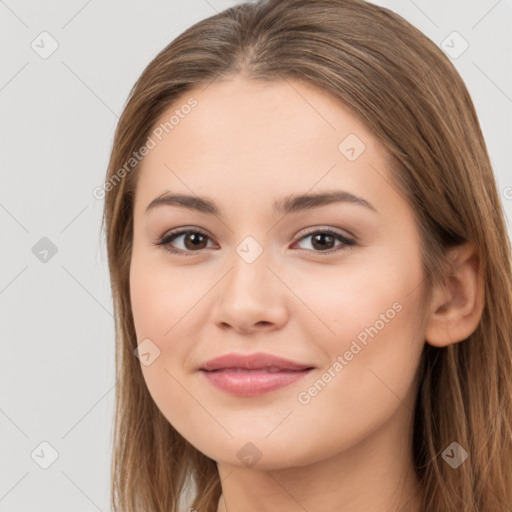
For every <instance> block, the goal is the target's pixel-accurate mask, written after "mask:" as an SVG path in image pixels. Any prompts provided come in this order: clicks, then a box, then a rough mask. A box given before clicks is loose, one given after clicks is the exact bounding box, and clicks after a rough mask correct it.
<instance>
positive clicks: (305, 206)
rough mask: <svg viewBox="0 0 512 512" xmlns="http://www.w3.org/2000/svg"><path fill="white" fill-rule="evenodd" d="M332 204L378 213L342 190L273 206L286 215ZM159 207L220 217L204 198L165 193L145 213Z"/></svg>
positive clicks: (294, 197)
mask: <svg viewBox="0 0 512 512" xmlns="http://www.w3.org/2000/svg"><path fill="white" fill-rule="evenodd" d="M333 203H348V204H354V205H358V206H363V207H365V208H367V209H369V210H371V211H373V212H376V213H378V212H377V209H376V208H375V206H373V205H372V204H371V203H370V202H369V201H367V200H366V199H363V198H362V197H358V196H355V195H354V194H351V193H350V192H346V191H344V190H334V191H328V192H317V193H314V194H299V195H289V196H286V197H285V198H283V199H281V200H278V201H275V202H274V205H273V206H274V211H275V212H276V213H278V214H282V215H286V214H289V213H295V212H299V211H306V210H310V209H313V208H319V207H321V206H326V205H329V204H333ZM159 206H180V207H182V208H188V209H189V210H195V211H198V212H202V213H207V214H211V215H216V216H221V212H220V209H219V208H218V206H217V205H216V204H215V203H214V202H213V201H212V200H210V199H208V198H206V197H199V196H189V195H183V194H169V193H168V192H165V193H164V194H162V195H160V196H158V197H156V198H155V199H153V201H151V203H149V205H148V206H147V207H146V213H148V212H149V211H150V210H153V209H154V208H156V207H159Z"/></svg>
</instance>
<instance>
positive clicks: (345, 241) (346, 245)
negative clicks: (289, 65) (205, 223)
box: [153, 228, 357, 256]
mask: <svg viewBox="0 0 512 512" xmlns="http://www.w3.org/2000/svg"><path fill="white" fill-rule="evenodd" d="M190 233H194V234H200V235H203V236H205V237H208V235H207V234H206V233H204V232H203V231H201V230H199V229H182V230H178V231H171V232H170V233H167V234H165V235H164V236H162V237H161V238H159V239H158V241H157V242H156V243H154V244H153V245H156V246H163V248H164V249H165V250H166V251H169V252H170V253H173V254H179V255H182V256H193V255H194V253H196V252H197V253H199V252H200V251H201V249H200V250H198V251H184V250H182V249H174V248H171V246H170V243H171V242H172V241H174V240H175V239H176V238H178V237H180V236H182V235H188V234H190ZM319 233H322V234H325V233H327V234H329V235H332V236H334V237H335V238H337V239H338V240H340V241H341V242H342V244H341V246H338V249H330V250H328V251H312V252H314V253H317V254H326V255H329V254H334V253H338V252H340V251H343V250H346V249H350V248H352V247H354V246H356V245H357V243H356V242H355V240H351V239H350V238H347V237H346V236H344V235H342V234H341V233H339V232H338V231H335V230H333V229H329V228H325V229H316V230H314V231H310V232H309V233H306V234H304V235H302V236H301V237H300V238H299V240H298V242H300V241H301V240H303V239H304V238H307V237H309V236H312V235H316V234H319ZM302 250H305V251H308V250H309V249H302Z"/></svg>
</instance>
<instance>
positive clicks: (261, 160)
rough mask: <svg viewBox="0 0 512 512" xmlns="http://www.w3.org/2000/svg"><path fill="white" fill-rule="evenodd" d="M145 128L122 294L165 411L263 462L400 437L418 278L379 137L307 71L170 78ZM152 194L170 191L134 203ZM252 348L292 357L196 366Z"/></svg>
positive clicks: (200, 439) (223, 453) (209, 450)
mask: <svg viewBox="0 0 512 512" xmlns="http://www.w3.org/2000/svg"><path fill="white" fill-rule="evenodd" d="M190 97H193V98H194V99H195V100H190V101H189V102H188V103H187V101H188V100H189V98H190ZM186 105H189V106H188V107H187V106H186ZM171 116H174V117H173V118H172V119H171V121H170V118H171ZM166 122H167V125H165V123H166ZM160 123H162V125H161V124H160ZM151 138H152V142H149V141H148V142H149V143H148V150H147V156H146V157H145V158H144V161H143V165H142V169H141V174H140V176H139V181H138V184H137V191H136V201H135V209H134V244H133V253H132V260H131V269H130V285H131V301H132V308H133V315H134V322H135V328H136V333H137V341H138V343H139V344H140V343H142V345H141V346H140V351H139V352H140V353H139V357H140V359H141V368H142V372H143V375H144V378H145V381H146V383H147V386H148V389H149V392H150V393H151V396H152V397H153V399H154V401H155V403H156V405H157V406H158V407H159V409H160V410H161V411H162V413H163V414H164V415H165V417H166V418H167V419H168V420H169V422H170V423H171V424H172V425H173V427H174V428H175V429H176V430H177V431H178V432H179V433H180V434H181V435H182V436H183V437H184V438H186V439H187V440H188V441H189V442H190V443H191V444H192V445H194V446H195V447H196V448H197V449H198V450H200V451H201V452H203V453H204V454H206V455H207V456H208V457H210V458H212V459H214V460H216V461H221V462H222V463H224V464H230V465H233V466H239V467H250V466H252V465H253V464H255V463H257V464H258V467H260V468H263V469H271V468H279V467H291V466H305V465H307V464H311V463H313V462H317V461H320V460H322V459H326V458H328V457H332V456H334V455H336V454H341V453H342V452H348V450H349V449H351V448H354V447H356V445H358V444H359V443H360V442H361V441H363V440H367V439H370V438H371V437H373V438H375V435H377V434H379V433H384V432H395V433H399V432H400V433H401V434H400V435H402V436H406V435H407V433H408V432H410V431H409V430H408V429H409V426H410V423H411V418H412V410H413V406H414V398H415V392H416V381H415V376H416V371H417V368H418V364H419V359H420V355H421V351H422V348H423V345H424V334H425V327H424V321H425V318H424V317H425V312H424V309H423V306H422V299H423V295H424V293H425V281H424V280H423V277H424V276H423V272H422V265H421V259H420V239H419V235H418V232H417V229H416V226H415V223H414V218H413V212H412V210H411V209H410V207H409V206H408V205H407V203H406V202H405V200H404V199H403V198H402V197H401V196H400V195H399V194H398V193H397V191H396V190H395V188H394V187H393V186H392V185H391V177H390V176H391V175H390V170H389V168H388V167H387V166H388V165H389V160H388V157H387V153H386V152H385V150H384V148H383V147H382V146H381V145H380V144H379V143H378V141H377V140H376V139H375V138H374V137H373V136H372V135H371V133H370V132H369V131H368V130H367V129H366V128H365V126H364V125H363V124H362V123H361V122H360V121H359V120H358V118H357V117H355V116H354V115H353V114H351V113H350V112H349V111H348V110H347V109H346V108H345V107H344V106H343V104H341V103H339V102H338V101H337V100H335V99H334V98H332V97H331V96H329V95H328V94H326V93H324V92H322V91H320V90H318V89H316V88H314V87H312V86H310V85H307V84H305V83H302V82H300V81H279V82H255V81H248V80H244V79H241V78H235V79H233V80H230V81H222V82H220V81H215V82H213V83H211V84H210V85H209V86H208V87H206V88H204V87H201V88H197V89H195V90H193V91H191V92H190V93H187V94H185V95H184V96H183V98H182V99H181V100H180V101H178V102H176V103H175V104H174V105H173V106H172V107H171V108H169V109H168V111H167V112H166V113H165V115H163V116H162V117H161V119H160V120H159V121H158V122H157V123H156V125H155V127H154V130H153V133H152V135H151ZM143 153H145V152H144V151H143ZM334 192H338V193H339V196H338V197H337V198H334V199H335V200H332V201H331V202H328V201H325V202H323V203H321V201H318V200H317V199H314V198H315V197H317V195H319V194H333V193H334ZM164 195H168V196H172V195H181V196H187V198H188V199H186V200H181V204H179V203H178V202H176V201H173V200H171V199H169V200H168V201H167V202H165V201H163V200H162V201H159V202H157V203H153V206H152V207H149V208H148V206H149V205H150V204H151V203H152V202H153V201H154V200H155V199H156V198H162V197H163V196H164ZM303 195H307V196H309V195H311V196H313V198H312V199H300V200H294V199H293V198H294V197H295V196H303ZM318 197H319V196H318ZM354 197H356V198H360V199H359V200H357V199H355V198H354ZM199 199H201V200H204V201H207V203H206V204H205V203H203V202H199V201H198V200H199ZM187 205H188V206H187ZM212 205H213V206H214V207H215V209H216V211H215V213H212V212H213V211H214V209H213V208H212ZM275 205H281V208H277V209H276V207H275ZM286 206H288V208H286ZM306 207H307V208H306ZM186 230H190V231H191V233H188V234H186V233H185V234H183V233H181V234H177V235H176V232H178V231H179V232H181V231H186ZM171 232H173V233H174V234H175V235H176V236H175V237H174V239H173V240H171V239H170V237H169V236H168V235H169V234H170V233H171ZM162 237H167V245H165V246H164V245H156V244H157V242H158V241H160V240H161V238H162ZM171 249H172V250H176V251H178V252H176V253H174V252H170V250H171ZM256 353H259V354H261V353H264V354H270V355H273V356H278V357H281V358H285V359H287V360H291V361H293V362H296V363H299V364H300V365H302V366H303V367H305V368H310V369H309V370H302V371H300V370H290V369H285V368H284V367H283V366H282V365H279V364H278V363H275V362H272V361H270V363H269V364H270V366H275V367H276V369H277V368H279V372H277V373H275V372H273V371H269V370H268V368H267V369H264V368H261V367H260V368H259V369H245V370H241V369H240V368H238V370H236V369H233V368H234V367H237V366H240V363H239V362H236V361H235V362H233V361H231V362H230V363H226V366H227V367H231V369H224V370H217V371H209V372H207V371H204V370H201V369H200V368H201V367H203V366H204V364H205V363H206V362H207V361H209V360H211V359H213V358H217V357H218V356H222V355H225V354H239V355H251V354H256ZM260 363H261V360H260ZM260 366H261V365H260ZM397 435H398V434H397ZM377 437H379V436H377ZM380 438H381V439H386V438H385V437H382V436H381V437H380ZM387 439H388V440H389V439H390V438H389V437H388V438H387Z"/></svg>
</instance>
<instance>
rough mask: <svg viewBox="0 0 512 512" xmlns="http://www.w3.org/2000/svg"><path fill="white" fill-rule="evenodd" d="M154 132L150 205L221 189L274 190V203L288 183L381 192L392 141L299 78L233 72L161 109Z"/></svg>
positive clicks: (246, 197)
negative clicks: (169, 195)
mask: <svg viewBox="0 0 512 512" xmlns="http://www.w3.org/2000/svg"><path fill="white" fill-rule="evenodd" d="M190 105H194V106H193V107H191V106H190ZM151 137H152V139H153V141H154V143H155V145H154V148H153V149H151V151H149V153H148V154H147V155H146V156H145V157H144V159H143V162H142V167H141V175H140V176H139V180H138V186H137V189H138V190H137V201H139V198H140V201H139V202H141V201H143V202H144V203H145V204H146V205H147V203H148V202H150V201H151V200H152V199H154V197H155V196H157V195H160V194H162V193H164V192H166V191H168V190H172V191H176V190H178V191H179V192H182V193H187V194H194V193H196V194H198V195H211V194H213V193H214V191H216V195H219V194H220V195H221V196H222V197H221V200H226V201H236V200H239V201H242V202H243V203H244V204H249V203H250V202H251V201H252V200H257V201H261V200H262V198H264V197H267V196H268V197H269V204H271V203H273V199H274V198H275V197H276V195H277V196H282V195H284V194H283V193H279V192H280V191H281V192H282V191H286V192H288V193H291V192H299V191H300V192H302V193H304V192H305V191H307V190H310V189H312V188H314V187H316V188H318V187H319V188H322V189H326V188H327V189H328V188H340V186H345V187H347V188H348V189H350V188H359V191H360V190H361V182H362V181H364V180H365V178H366V183H365V190H367V191H368V189H369V188H370V189H372V188H373V189H375V190H374V193H376V192H377V188H378V187H382V185H383V184H384V183H385V182H384V181H383V179H382V177H383V175H384V174H385V173H386V172H387V171H386V170H385V167H386V164H387V157H388V155H387V153H386V151H385V149H384V148H383V147H382V146H381V144H380V143H379V142H378V141H377V139H375V137H374V136H372V135H371V134H370V132H369V131H368V129H367V128H366V127H365V125H364V124H363V123H362V122H361V121H360V120H359V119H358V117H357V116H355V115H354V114H352V113H351V111H350V110H349V109H348V108H346V107H345V105H344V104H343V103H341V102H340V101H339V100H338V99H336V98H334V97H333V96H332V95H330V94H328V93H327V92H325V91H322V90H321V89H318V88H316V87H314V86H312V85H310V84H307V83H304V82H302V81H298V80H290V79H287V80H281V81H273V82H268V81H254V80H247V79H243V78H235V79H233V80H224V81H214V82H212V83H211V84H209V85H207V86H206V87H205V86H204V85H203V86H201V87H197V88H194V89H192V90H190V91H187V92H186V93H185V94H183V95H182V96H181V97H180V98H178V99H177V100H176V101H175V102H174V103H173V104H172V105H170V106H169V107H168V109H167V110H166V111H165V112H164V113H163V114H162V115H161V116H160V118H159V119H158V120H157V122H156V123H155V124H154V127H153V130H152V133H151ZM376 173H378V174H380V176H381V177H380V178H379V177H378V176H377V174H376ZM369 192H370V193H371V190H369ZM256 198H257V199H256Z"/></svg>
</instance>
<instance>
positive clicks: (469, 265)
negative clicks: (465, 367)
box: [425, 243, 485, 347]
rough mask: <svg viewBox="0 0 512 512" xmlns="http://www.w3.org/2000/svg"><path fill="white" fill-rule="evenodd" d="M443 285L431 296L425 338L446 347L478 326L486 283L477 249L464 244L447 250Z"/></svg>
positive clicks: (458, 340)
mask: <svg viewBox="0 0 512 512" xmlns="http://www.w3.org/2000/svg"><path fill="white" fill-rule="evenodd" d="M447 259H448V262H449V263H450V264H451V267H450V268H449V269H448V270H447V276H446V281H445V284H444V286H443V287H442V288H436V289H435V290H434V293H433V295H432V301H431V304H430V306H431V308H430V311H429V318H428V319H427V328H426V332H425V340H426V341H427V343H428V344H429V345H432V346H435V347H445V346H447V345H451V344H453V343H458V342H460V341H463V340H465V339H466V338H468V337H469V336H470V335H471V334H472V333H473V332H474V331H475V330H476V328H477V326H478V324H479V322H480V318H481V316H482V311H483V308H484V302H485V286H484V285H485V283H484V277H483V269H482V268H481V267H482V265H481V261H480V258H479V255H478V251H477V250H476V248H475V247H474V246H473V245H472V244H469V243H467V244H464V245H460V246H457V247H454V248H452V249H450V250H449V251H448V254H447Z"/></svg>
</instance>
